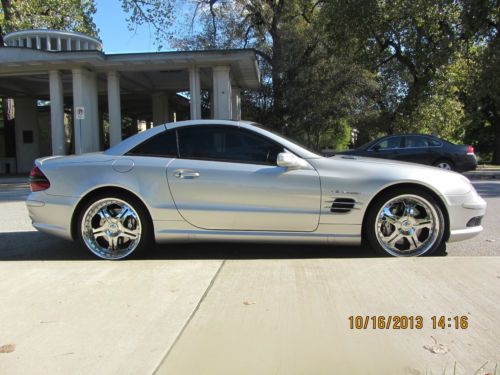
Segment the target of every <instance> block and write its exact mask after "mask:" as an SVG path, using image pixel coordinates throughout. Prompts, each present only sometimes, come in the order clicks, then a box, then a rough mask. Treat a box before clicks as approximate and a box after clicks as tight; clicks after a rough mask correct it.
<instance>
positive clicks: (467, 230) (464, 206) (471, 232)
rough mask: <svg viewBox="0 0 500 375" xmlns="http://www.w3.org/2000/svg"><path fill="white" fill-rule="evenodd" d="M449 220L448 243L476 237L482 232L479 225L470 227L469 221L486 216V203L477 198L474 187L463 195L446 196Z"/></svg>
mask: <svg viewBox="0 0 500 375" xmlns="http://www.w3.org/2000/svg"><path fill="white" fill-rule="evenodd" d="M444 199H445V200H446V203H447V206H448V207H447V208H448V215H449V219H450V233H449V239H448V242H458V241H463V240H467V239H469V238H472V237H475V236H477V235H478V234H479V233H481V231H482V230H483V227H482V226H481V225H480V221H479V222H478V223H479V225H474V226H470V225H471V224H470V223H471V219H473V218H479V217H483V216H484V215H485V214H486V202H485V200H484V199H483V198H481V197H480V196H479V194H478V193H477V192H476V190H475V189H474V187H472V186H471V191H470V192H469V193H467V194H463V195H447V196H445V197H444Z"/></svg>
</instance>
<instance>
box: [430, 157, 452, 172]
mask: <svg viewBox="0 0 500 375" xmlns="http://www.w3.org/2000/svg"><path fill="white" fill-rule="evenodd" d="M433 165H434V166H435V167H438V168H441V169H446V170H448V171H454V170H455V165H454V164H453V162H452V161H450V160H448V159H441V160H438V161H437V162H435V163H434V164H433Z"/></svg>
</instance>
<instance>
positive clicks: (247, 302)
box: [243, 301, 255, 306]
mask: <svg viewBox="0 0 500 375" xmlns="http://www.w3.org/2000/svg"><path fill="white" fill-rule="evenodd" d="M243 304H244V305H246V306H249V305H255V302H253V301H244V302H243Z"/></svg>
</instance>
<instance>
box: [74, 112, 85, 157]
mask: <svg viewBox="0 0 500 375" xmlns="http://www.w3.org/2000/svg"><path fill="white" fill-rule="evenodd" d="M75 118H76V119H77V120H78V132H79V133H80V153H81V154H83V149H82V120H85V107H75Z"/></svg>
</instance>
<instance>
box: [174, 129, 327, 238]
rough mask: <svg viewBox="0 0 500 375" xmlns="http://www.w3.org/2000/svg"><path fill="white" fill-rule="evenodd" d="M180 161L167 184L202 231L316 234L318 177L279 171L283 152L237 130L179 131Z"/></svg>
mask: <svg viewBox="0 0 500 375" xmlns="http://www.w3.org/2000/svg"><path fill="white" fill-rule="evenodd" d="M177 137H178V146H179V158H178V159H176V160H174V161H172V162H171V163H170V164H169V165H168V167H167V179H168V184H169V187H170V191H171V193H172V196H173V199H174V202H175V205H176V207H177V209H178V211H179V213H180V214H181V215H182V216H183V217H184V219H185V220H186V221H188V222H189V223H191V224H192V225H194V226H196V227H199V228H203V229H217V230H252V231H308V232H309V231H314V230H315V229H316V228H317V226H318V222H319V215H320V206H321V191H320V181H319V175H318V173H317V172H316V170H315V169H314V168H312V167H308V168H305V169H297V170H288V169H287V168H284V167H279V166H277V165H276V158H277V155H278V154H279V153H280V152H282V151H283V147H282V146H281V145H279V144H277V143H275V142H274V141H272V140H270V139H267V138H265V137H263V136H261V135H259V134H256V133H254V132H251V131H250V130H246V129H241V128H238V127H236V126H230V125H221V126H211V125H202V126H186V127H183V128H179V129H178V131H177Z"/></svg>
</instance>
